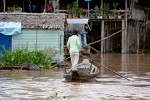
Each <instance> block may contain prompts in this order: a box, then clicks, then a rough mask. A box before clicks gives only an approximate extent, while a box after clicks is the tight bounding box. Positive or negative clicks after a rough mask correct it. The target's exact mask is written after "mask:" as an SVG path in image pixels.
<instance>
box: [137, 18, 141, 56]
mask: <svg viewBox="0 0 150 100" xmlns="http://www.w3.org/2000/svg"><path fill="white" fill-rule="evenodd" d="M136 25H137V27H136V33H137V48H136V53H139V44H140V43H139V40H140V36H139V31H140V30H139V21H137V23H136Z"/></svg>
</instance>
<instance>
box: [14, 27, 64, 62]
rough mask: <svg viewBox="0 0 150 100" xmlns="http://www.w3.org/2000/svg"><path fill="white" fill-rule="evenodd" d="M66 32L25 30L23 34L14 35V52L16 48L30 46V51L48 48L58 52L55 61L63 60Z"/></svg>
mask: <svg viewBox="0 0 150 100" xmlns="http://www.w3.org/2000/svg"><path fill="white" fill-rule="evenodd" d="M63 38H64V32H63V31H60V30H36V29H35V30H27V29H23V30H22V33H21V34H18V35H13V37H12V51H14V50H15V48H18V47H19V48H21V47H25V46H28V49H29V50H36V49H37V50H43V49H45V48H47V47H51V48H55V49H57V50H58V55H57V56H56V57H54V60H59V61H62V60H63V55H64V50H63V45H64V40H63Z"/></svg>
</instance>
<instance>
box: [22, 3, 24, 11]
mask: <svg viewBox="0 0 150 100" xmlns="http://www.w3.org/2000/svg"><path fill="white" fill-rule="evenodd" d="M22 11H23V12H24V0H22Z"/></svg>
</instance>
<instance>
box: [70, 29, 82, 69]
mask: <svg viewBox="0 0 150 100" xmlns="http://www.w3.org/2000/svg"><path fill="white" fill-rule="evenodd" d="M77 34H78V32H77V31H76V30H75V31H73V34H72V36H71V37H69V39H68V41H67V48H68V49H69V53H70V57H71V64H72V68H71V70H72V71H77V64H78V61H79V52H80V40H79V37H78V36H77Z"/></svg>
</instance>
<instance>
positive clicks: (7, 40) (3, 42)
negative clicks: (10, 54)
mask: <svg viewBox="0 0 150 100" xmlns="http://www.w3.org/2000/svg"><path fill="white" fill-rule="evenodd" d="M11 46H12V36H11V35H4V34H1V33H0V51H2V52H3V47H5V48H6V49H7V50H11Z"/></svg>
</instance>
